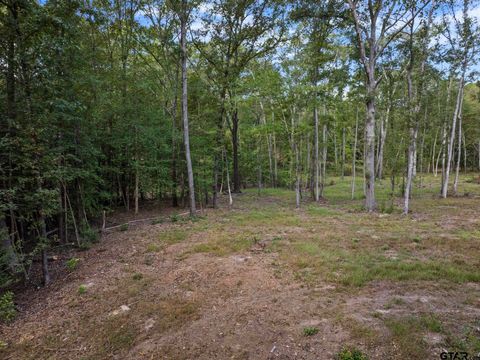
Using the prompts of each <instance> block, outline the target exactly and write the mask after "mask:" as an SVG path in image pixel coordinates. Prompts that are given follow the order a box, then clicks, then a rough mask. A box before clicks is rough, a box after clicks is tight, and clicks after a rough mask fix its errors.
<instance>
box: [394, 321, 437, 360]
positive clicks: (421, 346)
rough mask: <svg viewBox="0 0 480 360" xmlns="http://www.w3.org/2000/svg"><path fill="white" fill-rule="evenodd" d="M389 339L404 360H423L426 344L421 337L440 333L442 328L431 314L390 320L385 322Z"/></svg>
mask: <svg viewBox="0 0 480 360" xmlns="http://www.w3.org/2000/svg"><path fill="white" fill-rule="evenodd" d="M385 325H386V326H387V327H388V329H389V330H390V334H391V339H392V341H393V343H394V344H396V345H398V348H399V349H400V351H401V353H402V355H403V356H404V358H409V359H420V358H422V359H424V358H427V357H428V352H427V349H428V348H427V343H426V342H425V340H424V338H423V335H424V334H425V333H427V332H432V333H442V332H443V326H442V324H441V322H440V321H439V320H438V319H437V317H436V316H435V315H433V314H423V315H420V316H409V317H404V318H390V319H386V320H385Z"/></svg>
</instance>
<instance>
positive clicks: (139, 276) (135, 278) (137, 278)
mask: <svg viewBox="0 0 480 360" xmlns="http://www.w3.org/2000/svg"><path fill="white" fill-rule="evenodd" d="M142 278H143V275H142V274H140V273H136V274H133V276H132V279H133V280H142Z"/></svg>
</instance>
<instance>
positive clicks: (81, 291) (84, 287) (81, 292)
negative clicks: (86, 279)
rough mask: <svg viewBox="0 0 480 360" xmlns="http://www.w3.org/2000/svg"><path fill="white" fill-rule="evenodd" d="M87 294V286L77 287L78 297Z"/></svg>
mask: <svg viewBox="0 0 480 360" xmlns="http://www.w3.org/2000/svg"><path fill="white" fill-rule="evenodd" d="M86 292H87V286H86V285H83V284H82V285H80V286H79V287H78V294H79V295H82V294H85V293H86Z"/></svg>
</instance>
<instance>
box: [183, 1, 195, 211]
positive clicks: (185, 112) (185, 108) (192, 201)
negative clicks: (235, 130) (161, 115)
mask: <svg viewBox="0 0 480 360" xmlns="http://www.w3.org/2000/svg"><path fill="white" fill-rule="evenodd" d="M181 11H182V13H181V16H180V23H181V24H180V28H181V29H180V32H181V34H180V42H181V48H182V54H181V55H182V122H183V141H184V144H185V158H186V161H187V175H188V191H189V195H190V216H195V214H196V212H197V209H196V204H195V184H194V181H193V169H192V159H191V156H190V135H189V130H188V103H187V101H188V100H187V99H188V98H187V95H188V89H187V20H188V9H187V0H182V10H181Z"/></svg>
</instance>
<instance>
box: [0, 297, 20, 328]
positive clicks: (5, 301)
mask: <svg viewBox="0 0 480 360" xmlns="http://www.w3.org/2000/svg"><path fill="white" fill-rule="evenodd" d="M16 315H17V310H16V309H15V304H14V302H13V292H11V291H7V292H6V293H5V294H3V295H2V296H0V320H1V321H3V322H6V323H9V322H11V321H13V319H15V316H16Z"/></svg>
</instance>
